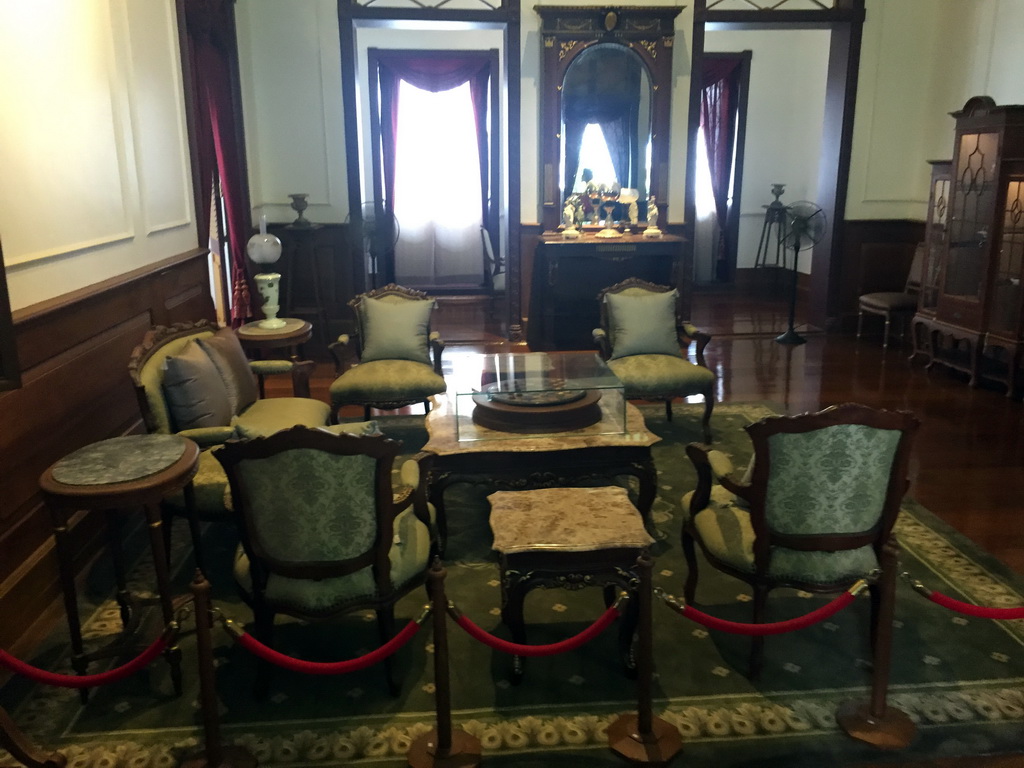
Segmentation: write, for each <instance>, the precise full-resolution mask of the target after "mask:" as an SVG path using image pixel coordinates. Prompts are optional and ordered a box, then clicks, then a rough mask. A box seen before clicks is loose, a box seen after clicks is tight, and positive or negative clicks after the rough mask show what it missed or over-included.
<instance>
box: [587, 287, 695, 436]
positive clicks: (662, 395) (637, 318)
mask: <svg viewBox="0 0 1024 768" xmlns="http://www.w3.org/2000/svg"><path fill="white" fill-rule="evenodd" d="M678 299H679V293H678V291H676V290H675V289H674V288H671V287H669V286H665V285H655V284H654V283H649V282H647V281H646V280H641V279H639V278H636V277H631V278H629V279H628V280H623V281H622V282H621V283H617V284H615V285H613V286H611V287H610V288H605V289H604V290H603V291H601V293H599V294H598V296H597V300H598V301H599V302H600V305H601V327H600V328H595V329H594V343H595V344H596V345H597V348H598V350H599V351H600V353H601V357H602V358H604V359H605V360H606V361H607V362H608V367H609V368H611V369H612V371H613V372H614V373H615V375H616V376H618V377H619V380H620V381H621V382H622V384H623V387H624V389H625V394H626V397H627V398H630V399H637V400H664V401H665V418H666V419H668V420H669V421H671V420H672V400H673V399H674V398H676V397H689V396H691V395H703V396H704V417H703V419H702V421H701V423H702V426H703V436H704V442H706V443H710V442H711V411H712V409H713V408H714V407H715V374H714V373H712V372H711V371H710V370H709V369H708V367H707V365H706V364H705V362H704V348H705V347H706V346H707V345H708V342H709V341H711V336H710V335H708V334H706V333H704V332H703V331H700V330H698V329H697V328H696V327H695V326H693V325H691V324H690V323H689V322H686V321H685V320H684V319H683V318H681V317H680V316H679V308H678ZM691 343H693V344H694V345H695V347H696V358H697V363H696V364H694V363H692V362H690V361H689V360H687V359H686V356H685V354H684V353H683V350H686V349H688V348H689V346H690V344H691Z"/></svg>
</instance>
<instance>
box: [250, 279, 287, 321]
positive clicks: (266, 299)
mask: <svg viewBox="0 0 1024 768" xmlns="http://www.w3.org/2000/svg"><path fill="white" fill-rule="evenodd" d="M253 279H254V280H255V281H256V290H258V291H259V292H260V296H261V297H263V314H264V316H265V319H263V320H260V328H267V329H270V330H273V329H274V328H284V326H285V325H286V323H285V321H284V320H282V319H281V318H279V317H278V316H277V313H278V312H279V311H280V310H281V304H280V303H279V295H280V290H281V274H280V273H279V272H261V273H260V274H258V275H254V276H253Z"/></svg>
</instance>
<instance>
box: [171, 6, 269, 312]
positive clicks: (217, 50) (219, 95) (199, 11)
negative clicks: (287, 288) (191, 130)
mask: <svg viewBox="0 0 1024 768" xmlns="http://www.w3.org/2000/svg"><path fill="white" fill-rule="evenodd" d="M182 8H183V9H184V15H185V30H186V40H187V46H188V47H187V56H188V64H189V75H190V77H191V85H192V87H191V96H192V99H193V103H192V113H193V115H194V120H195V128H196V134H195V136H194V143H195V146H196V155H197V160H198V175H199V178H198V179H196V183H197V184H199V190H200V202H199V210H198V211H196V217H197V219H198V221H199V227H200V232H201V233H208V232H210V225H211V222H210V210H211V208H212V195H213V191H214V186H215V182H216V181H217V180H218V179H219V181H220V191H221V195H222V197H223V199H224V218H225V219H226V221H227V240H228V248H227V252H228V256H229V258H230V262H229V263H230V268H231V285H232V305H231V323H232V325H234V326H236V327H237V326H239V325H241V324H242V323H244V322H245V321H246V319H247V318H250V317H252V302H251V299H250V288H249V280H250V276H249V274H248V268H247V264H246V259H245V246H246V243H247V242H248V240H249V235H250V232H251V229H252V221H251V219H250V215H249V189H248V185H247V181H246V172H245V148H244V145H243V143H242V140H241V136H242V131H241V107H240V105H239V104H238V102H237V99H236V94H237V93H238V88H237V84H238V50H237V47H236V43H235V17H234V2H233V0H184V1H183V3H182Z"/></svg>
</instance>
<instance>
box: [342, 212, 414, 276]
mask: <svg viewBox="0 0 1024 768" xmlns="http://www.w3.org/2000/svg"><path fill="white" fill-rule="evenodd" d="M345 223H346V224H348V225H349V227H348V231H349V233H350V234H349V236H350V237H351V238H352V247H353V251H354V252H356V253H359V252H360V251H361V252H362V253H363V256H364V258H365V261H364V263H365V264H366V270H367V273H368V276H369V283H370V285H369V287H370V288H376V287H378V283H386V282H388V280H387V279H386V278H387V275H386V274H385V279H381V278H380V268H381V267H382V266H383V267H384V268H385V273H388V272H393V270H394V267H393V266H392V267H391V268H390V269H388V264H381V260H382V259H384V260H385V261H386V260H387V259H388V254H394V250H395V245H396V244H397V243H398V236H399V234H400V232H401V229H400V227H399V225H398V219H397V218H395V214H394V213H392V212H391V211H389V210H387V209H386V208H385V207H384V204H383V203H377V202H374V201H373V200H370V201H367V202H365V203H363V204H362V205H361V206H359V218H358V220H356V217H355V212H354V211H353V212H352V213H350V214H349V215H348V217H347V218H346V219H345ZM393 263H394V259H393V256H392V258H391V261H390V264H393Z"/></svg>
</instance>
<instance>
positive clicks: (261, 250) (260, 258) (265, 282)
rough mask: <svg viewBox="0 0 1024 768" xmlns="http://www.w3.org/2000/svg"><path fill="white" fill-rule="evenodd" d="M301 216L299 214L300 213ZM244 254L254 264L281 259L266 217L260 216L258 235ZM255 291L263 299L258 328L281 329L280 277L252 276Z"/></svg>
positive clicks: (278, 274)
mask: <svg viewBox="0 0 1024 768" xmlns="http://www.w3.org/2000/svg"><path fill="white" fill-rule="evenodd" d="M300 215H301V213H300ZM245 252H246V253H247V254H248V255H249V259H250V261H252V262H253V263H254V264H260V265H261V266H262V265H263V264H273V263H274V262H276V261H277V260H278V259H279V258H281V241H280V240H279V239H278V238H277V237H275V236H274V235H270V234H267V217H266V216H265V215H264V216H260V231H259V234H257V235H253V236H252V237H250V238H249V242H248V244H247V245H246V246H245ZM253 279H254V280H255V281H256V289H257V290H258V291H259V292H260V296H261V297H262V298H263V315H264V319H263V320H260V323H259V325H260V328H267V329H271V330H272V329H274V328H283V327H284V326H285V321H284V320H282V319H280V318H279V317H278V316H277V313H278V312H279V311H280V309H281V304H280V303H279V297H280V291H281V275H280V273H278V272H260V273H259V274H257V275H253Z"/></svg>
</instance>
